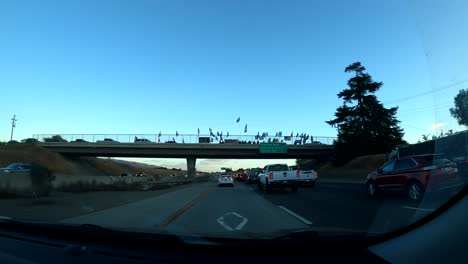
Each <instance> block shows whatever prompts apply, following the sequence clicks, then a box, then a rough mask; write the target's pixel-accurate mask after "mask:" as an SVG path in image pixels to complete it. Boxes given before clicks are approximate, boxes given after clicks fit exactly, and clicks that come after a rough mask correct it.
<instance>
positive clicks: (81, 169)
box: [0, 144, 187, 177]
mask: <svg viewBox="0 0 468 264" xmlns="http://www.w3.org/2000/svg"><path fill="white" fill-rule="evenodd" d="M15 162H21V163H22V162H24V163H32V162H37V163H39V164H41V165H43V166H45V167H47V168H48V169H49V170H50V171H51V172H52V173H54V174H65V175H92V176H100V175H114V176H116V175H120V174H122V173H126V172H129V173H132V174H137V173H139V172H144V173H146V174H147V175H152V176H155V175H157V176H160V177H164V176H170V175H176V176H182V175H185V174H186V173H187V172H186V171H183V170H182V171H173V170H166V169H153V168H138V167H135V166H131V165H127V164H120V163H117V162H114V161H113V160H111V159H101V158H76V159H68V158H65V157H63V156H62V155H60V154H57V153H54V152H52V151H49V150H47V149H44V148H41V147H39V146H36V145H34V144H14V145H0V167H4V166H7V165H9V164H11V163H15Z"/></svg>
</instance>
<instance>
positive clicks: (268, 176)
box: [258, 164, 300, 193]
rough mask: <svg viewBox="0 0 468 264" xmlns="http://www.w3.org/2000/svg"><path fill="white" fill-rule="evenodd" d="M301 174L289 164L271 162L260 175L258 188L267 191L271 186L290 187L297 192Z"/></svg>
mask: <svg viewBox="0 0 468 264" xmlns="http://www.w3.org/2000/svg"><path fill="white" fill-rule="evenodd" d="M299 176H300V175H297V173H296V171H293V170H290V169H289V167H288V165H287V164H270V165H267V166H265V168H263V170H262V172H261V173H260V175H259V176H258V177H259V182H258V189H259V190H260V191H264V192H265V193H267V192H269V191H270V189H271V188H284V187H290V188H291V192H292V193H296V192H297V189H298V187H299V183H300V181H299V179H300V178H299Z"/></svg>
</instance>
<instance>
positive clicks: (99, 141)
mask: <svg viewBox="0 0 468 264" xmlns="http://www.w3.org/2000/svg"><path fill="white" fill-rule="evenodd" d="M96 142H97V143H107V144H109V143H110V144H115V143H120V142H118V141H117V140H113V139H112V138H105V139H104V140H98V141H96Z"/></svg>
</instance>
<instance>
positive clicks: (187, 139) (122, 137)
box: [33, 134, 336, 145]
mask: <svg viewBox="0 0 468 264" xmlns="http://www.w3.org/2000/svg"><path fill="white" fill-rule="evenodd" d="M57 135H58V136H60V137H61V138H63V139H65V140H66V141H68V142H73V141H77V140H78V141H86V142H90V143H97V142H100V141H103V140H104V139H112V140H114V141H117V142H119V143H137V144H155V143H185V144H198V143H200V139H201V138H205V139H208V141H209V142H206V143H210V144H256V143H267V142H272V143H274V142H277V143H286V144H288V145H303V144H311V143H315V144H326V145H331V144H333V141H334V140H335V139H336V137H325V136H309V138H308V139H307V140H304V138H303V137H300V136H299V137H296V136H293V137H289V136H281V137H280V136H257V135H229V136H227V137H226V136H224V135H223V137H222V138H221V137H220V136H217V135H216V136H215V137H213V136H211V137H210V135H205V134H200V135H197V134H179V135H176V134H161V135H159V134H34V135H33V138H35V139H37V140H38V141H40V142H46V141H47V139H48V138H52V137H53V136H57ZM142 140H144V141H142Z"/></svg>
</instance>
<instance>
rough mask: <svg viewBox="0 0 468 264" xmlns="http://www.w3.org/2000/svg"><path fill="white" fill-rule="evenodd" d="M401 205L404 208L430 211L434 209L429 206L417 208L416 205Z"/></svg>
mask: <svg viewBox="0 0 468 264" xmlns="http://www.w3.org/2000/svg"><path fill="white" fill-rule="evenodd" d="M402 207H403V208H406V209H411V210H418V211H425V212H432V211H434V210H435V209H431V208H418V207H411V206H402Z"/></svg>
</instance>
